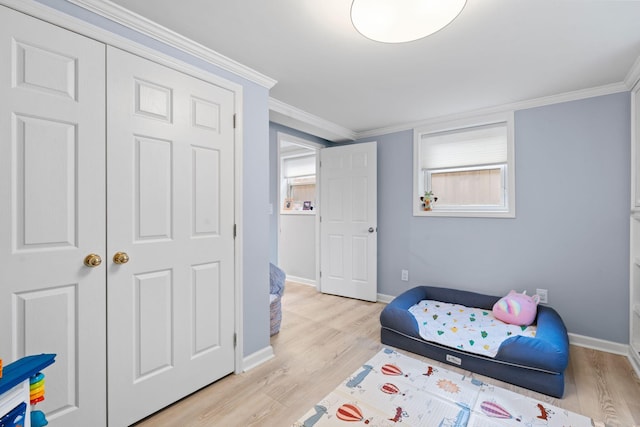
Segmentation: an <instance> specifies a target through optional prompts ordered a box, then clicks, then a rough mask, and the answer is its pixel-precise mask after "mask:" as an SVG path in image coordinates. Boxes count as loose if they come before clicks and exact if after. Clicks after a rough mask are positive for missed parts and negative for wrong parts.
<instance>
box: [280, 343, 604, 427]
mask: <svg viewBox="0 0 640 427" xmlns="http://www.w3.org/2000/svg"><path fill="white" fill-rule="evenodd" d="M400 423H401V424H400ZM326 426H368V427H393V426H397V427H508V426H517V427H539V426H550V427H554V426H558V427H594V426H595V427H598V426H603V424H599V423H596V422H594V421H592V420H591V419H590V418H587V417H585V416H583V415H579V414H576V413H573V412H569V411H567V410H565V409H561V408H558V407H555V406H552V405H550V404H548V403H546V402H540V401H538V400H535V399H532V398H529V397H526V396H522V395H520V394H518V393H514V392H512V391H509V390H506V389H503V388H500V387H495V386H492V385H489V384H485V383H483V382H481V381H478V380H476V379H474V378H472V377H468V376H464V375H462V374H457V373H455V372H451V371H448V370H446V369H444V368H442V367H439V366H432V365H430V364H428V363H427V362H423V361H420V360H417V359H413V358H411V357H408V356H405V355H403V354H400V353H398V352H396V351H395V350H391V349H384V350H381V351H380V352H379V353H378V354H376V355H375V356H374V357H373V358H372V359H371V360H369V361H368V362H367V363H365V364H364V365H362V367H361V368H360V369H358V370H357V371H356V372H354V373H353V375H352V376H350V377H349V378H347V379H346V380H345V381H344V382H343V383H342V384H340V385H339V386H338V387H337V388H336V389H335V390H334V391H332V392H331V393H330V394H329V395H328V396H326V397H325V398H324V399H322V400H321V401H320V402H318V404H317V405H315V406H314V407H313V408H311V409H310V410H309V411H308V412H307V413H306V414H305V415H304V416H302V417H301V418H300V419H299V420H298V421H297V422H296V423H294V424H293V426H292V427H326Z"/></svg>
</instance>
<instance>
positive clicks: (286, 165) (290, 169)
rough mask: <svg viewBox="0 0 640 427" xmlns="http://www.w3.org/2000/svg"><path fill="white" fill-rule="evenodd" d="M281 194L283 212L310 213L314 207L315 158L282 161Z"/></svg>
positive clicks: (308, 156) (302, 157)
mask: <svg viewBox="0 0 640 427" xmlns="http://www.w3.org/2000/svg"><path fill="white" fill-rule="evenodd" d="M282 185H283V188H282V194H283V195H284V203H283V205H282V209H283V210H285V211H303V210H304V211H310V210H313V209H314V208H315V206H316V156H315V153H314V154H311V155H302V156H300V155H297V156H292V157H287V158H283V159H282Z"/></svg>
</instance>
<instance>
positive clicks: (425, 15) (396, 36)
mask: <svg viewBox="0 0 640 427" xmlns="http://www.w3.org/2000/svg"><path fill="white" fill-rule="evenodd" d="M466 3H467V0H353V3H352V4H351V22H352V23H353V26H354V27H355V28H356V30H358V32H359V33H360V34H362V35H363V36H365V37H367V38H369V39H371V40H375V41H379V42H384V43H404V42H410V41H413V40H418V39H421V38H423V37H426V36H428V35H431V34H433V33H435V32H436V31H438V30H441V29H442V28H444V27H446V26H447V25H448V24H449V23H450V22H451V21H453V20H454V19H456V17H457V16H458V15H459V14H460V12H461V11H462V9H463V8H464V6H465V4H466Z"/></svg>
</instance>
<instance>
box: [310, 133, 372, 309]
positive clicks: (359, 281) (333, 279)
mask: <svg viewBox="0 0 640 427" xmlns="http://www.w3.org/2000/svg"><path fill="white" fill-rule="evenodd" d="M320 154H321V169H320V179H321V187H320V214H321V222H320V239H321V240H320V248H321V249H320V250H321V257H320V265H321V268H320V271H321V286H320V290H321V291H322V292H325V293H330V294H335V295H342V296H347V297H351V298H358V299H363V300H368V301H375V300H376V298H377V164H376V162H377V160H376V143H375V142H369V143H364V144H353V145H348V146H344V147H332V148H325V149H322V150H321V151H320Z"/></svg>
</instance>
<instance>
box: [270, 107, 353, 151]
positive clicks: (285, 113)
mask: <svg viewBox="0 0 640 427" xmlns="http://www.w3.org/2000/svg"><path fill="white" fill-rule="evenodd" d="M269 120H270V121H272V122H274V123H278V124H281V125H283V126H288V127H290V128H293V129H297V130H299V131H302V132H306V133H309V134H311V135H315V136H318V137H320V138H324V139H326V140H328V141H332V142H346V141H353V140H354V139H356V133H355V132H354V131H352V130H351V129H347V128H345V127H342V126H340V125H337V124H335V123H333V122H330V121H328V120H325V119H323V118H321V117H318V116H314V115H313V114H311V113H307V112H306V111H303V110H301V109H299V108H296V107H294V106H292V105H289V104H286V103H284V102H282V101H279V100H277V99H275V98H269Z"/></svg>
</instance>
